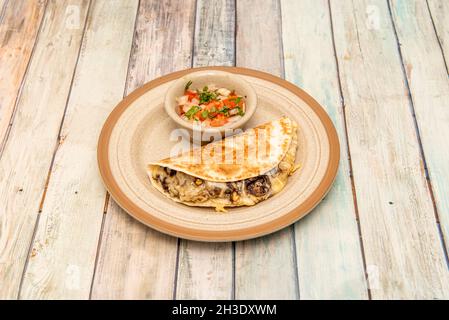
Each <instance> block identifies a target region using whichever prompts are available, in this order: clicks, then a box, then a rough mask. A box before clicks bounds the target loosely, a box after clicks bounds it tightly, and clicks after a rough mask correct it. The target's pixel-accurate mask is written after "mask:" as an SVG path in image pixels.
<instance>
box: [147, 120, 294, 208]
mask: <svg viewBox="0 0 449 320" xmlns="http://www.w3.org/2000/svg"><path fill="white" fill-rule="evenodd" d="M297 143H298V142H297V124H296V123H295V122H294V121H292V120H290V119H289V118H287V117H282V118H280V119H278V120H275V121H271V122H268V123H266V124H263V125H260V126H257V127H255V128H252V129H249V130H247V131H245V132H243V133H240V134H238V135H235V136H231V137H227V138H225V139H222V140H220V141H216V142H212V143H210V144H208V145H205V146H202V147H201V148H196V149H193V150H190V151H189V152H186V153H182V154H181V155H178V156H174V157H170V158H167V159H163V160H160V161H157V162H153V163H150V164H149V165H148V168H147V169H148V175H149V177H150V180H151V183H152V185H153V186H154V187H155V188H156V189H157V190H159V191H160V192H161V193H163V194H164V195H165V196H167V197H168V198H170V199H172V200H174V201H176V202H180V203H183V204H185V205H188V206H198V207H214V208H215V209H216V210H217V211H226V210H225V209H224V208H225V207H238V206H252V205H255V204H256V203H258V202H260V201H263V200H266V199H268V198H269V197H271V196H273V195H275V194H276V193H278V192H280V191H281V190H282V189H283V188H284V186H285V185H286V183H287V179H288V176H289V175H290V174H291V173H292V172H293V171H294V170H296V168H297V166H295V156H296V149H297Z"/></svg>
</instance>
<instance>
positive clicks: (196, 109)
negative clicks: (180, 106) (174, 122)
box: [185, 106, 201, 119]
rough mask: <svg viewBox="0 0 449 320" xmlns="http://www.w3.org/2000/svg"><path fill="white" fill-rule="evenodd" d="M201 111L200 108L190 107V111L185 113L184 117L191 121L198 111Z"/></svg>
mask: <svg viewBox="0 0 449 320" xmlns="http://www.w3.org/2000/svg"><path fill="white" fill-rule="evenodd" d="M200 110H201V108H200V107H198V106H192V107H191V108H190V109H189V111H187V112H186V113H185V116H186V117H187V118H189V119H191V118H192V117H193V116H194V115H195V114H196V113H197V112H198V111H200Z"/></svg>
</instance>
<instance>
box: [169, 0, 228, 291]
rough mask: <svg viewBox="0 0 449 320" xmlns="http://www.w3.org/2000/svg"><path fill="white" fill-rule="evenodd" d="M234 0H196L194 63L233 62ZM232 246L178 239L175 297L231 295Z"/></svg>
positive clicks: (205, 64)
mask: <svg viewBox="0 0 449 320" xmlns="http://www.w3.org/2000/svg"><path fill="white" fill-rule="evenodd" d="M234 4H235V2H234V1H231V0H213V1H205V0H198V1H197V11H196V22H195V43H194V56H193V64H194V66H195V67H200V66H207V65H225V66H226V65H228V66H229V65H233V64H234V38H235V37H234V36H235V29H234V28H235V20H234V17H235V7H234ZM232 259H233V250H232V244H231V243H201V242H195V241H185V240H181V245H180V252H179V266H178V279H177V285H176V288H177V290H176V298H177V299H230V298H232V296H233V292H232V282H233V271H232V265H233V263H232Z"/></svg>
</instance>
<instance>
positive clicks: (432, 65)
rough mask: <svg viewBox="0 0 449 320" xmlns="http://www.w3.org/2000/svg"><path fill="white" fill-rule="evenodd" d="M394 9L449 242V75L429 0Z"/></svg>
mask: <svg viewBox="0 0 449 320" xmlns="http://www.w3.org/2000/svg"><path fill="white" fill-rule="evenodd" d="M391 9H392V10H391V11H392V17H393V18H394V25H395V27H396V31H397V36H398V40H399V43H400V44H401V46H400V50H401V53H402V59H403V64H404V66H405V68H404V70H405V71H406V76H407V80H408V84H409V88H410V93H411V97H412V101H413V107H414V111H415V114H416V121H417V124H418V127H419V132H420V136H421V141H422V146H423V151H424V155H425V158H426V164H427V168H428V172H429V176H430V181H431V184H432V187H433V191H434V198H435V204H436V208H437V211H438V216H439V219H440V223H441V228H442V231H443V233H444V236H445V239H446V245H447V244H449V243H448V242H447V241H448V240H449V198H448V197H447V195H448V194H449V184H448V183H447V179H448V178H449V161H448V159H449V150H448V148H447V137H449V125H448V124H449V109H448V102H449V78H448V76H447V70H446V67H445V62H444V58H443V56H442V54H441V50H440V46H439V44H438V39H437V37H436V35H435V31H434V29H433V26H432V20H431V17H430V15H429V11H428V8H427V6H426V3H424V2H423V1H393V2H391ZM448 12H449V11H448Z"/></svg>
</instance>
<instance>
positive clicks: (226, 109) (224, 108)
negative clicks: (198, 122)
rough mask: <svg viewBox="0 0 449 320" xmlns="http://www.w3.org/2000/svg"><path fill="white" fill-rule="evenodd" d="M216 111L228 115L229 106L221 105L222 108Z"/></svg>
mask: <svg viewBox="0 0 449 320" xmlns="http://www.w3.org/2000/svg"><path fill="white" fill-rule="evenodd" d="M218 112H219V113H222V114H224V115H225V116H226V117H229V108H228V107H223V109H221V110H220V111H218Z"/></svg>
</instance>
